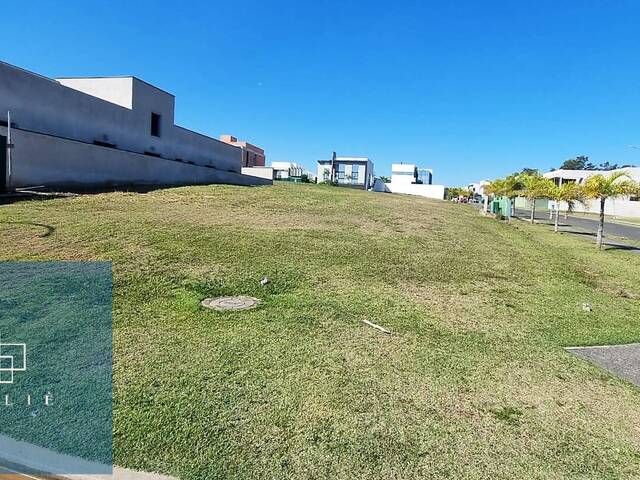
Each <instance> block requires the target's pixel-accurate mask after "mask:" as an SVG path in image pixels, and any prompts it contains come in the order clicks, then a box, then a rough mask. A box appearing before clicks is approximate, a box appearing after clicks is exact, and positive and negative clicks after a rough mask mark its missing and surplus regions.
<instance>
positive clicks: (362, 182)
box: [317, 157, 373, 190]
mask: <svg viewBox="0 0 640 480" xmlns="http://www.w3.org/2000/svg"><path fill="white" fill-rule="evenodd" d="M332 168H333V172H332ZM317 179H318V183H321V182H330V181H331V180H332V179H333V181H335V182H337V183H338V185H344V186H350V187H354V188H363V189H365V190H369V189H370V188H372V187H373V162H372V161H371V160H369V159H368V158H366V157H335V158H334V159H333V160H318V174H317Z"/></svg>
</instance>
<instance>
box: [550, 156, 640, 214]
mask: <svg viewBox="0 0 640 480" xmlns="http://www.w3.org/2000/svg"><path fill="white" fill-rule="evenodd" d="M620 171H624V172H626V173H627V174H628V175H629V176H630V177H631V179H632V180H635V181H636V182H640V168H637V167H629V168H621V169H618V170H609V171H600V170H554V171H552V172H547V173H545V174H544V177H546V178H550V179H552V180H553V181H555V182H556V183H557V184H558V185H562V184H565V183H569V182H575V183H579V184H584V183H585V182H586V181H587V179H588V178H589V177H591V176H593V175H597V174H602V175H604V176H609V175H611V174H613V173H615V172H620ZM549 207H550V208H551V207H554V202H549ZM566 208H567V206H566V204H564V203H561V204H560V210H565V209H566ZM575 211H577V212H590V213H599V212H600V205H599V204H598V202H596V201H592V202H591V203H590V204H589V205H587V206H586V207H585V206H583V205H580V204H576V206H575ZM605 213H606V214H607V215H615V216H619V217H640V197H637V196H631V197H624V198H619V199H610V200H607V203H606V205H605Z"/></svg>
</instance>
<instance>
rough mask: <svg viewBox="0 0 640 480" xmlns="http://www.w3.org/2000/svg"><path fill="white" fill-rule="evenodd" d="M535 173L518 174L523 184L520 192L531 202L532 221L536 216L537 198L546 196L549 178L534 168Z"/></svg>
mask: <svg viewBox="0 0 640 480" xmlns="http://www.w3.org/2000/svg"><path fill="white" fill-rule="evenodd" d="M533 172H535V173H522V174H520V175H519V176H518V181H519V183H520V186H521V190H520V193H521V194H522V196H524V197H525V198H526V199H527V200H529V202H530V203H531V223H533V222H534V220H535V217H536V200H538V199H539V198H546V190H547V186H548V185H547V180H548V179H546V178H544V177H543V176H542V175H540V174H539V173H538V171H537V170H534V171H533Z"/></svg>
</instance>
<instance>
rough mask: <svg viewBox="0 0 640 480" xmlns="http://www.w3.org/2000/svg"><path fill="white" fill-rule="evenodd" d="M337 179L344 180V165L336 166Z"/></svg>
mask: <svg viewBox="0 0 640 480" xmlns="http://www.w3.org/2000/svg"><path fill="white" fill-rule="evenodd" d="M338 179H340V180H344V163H341V164H339V165H338Z"/></svg>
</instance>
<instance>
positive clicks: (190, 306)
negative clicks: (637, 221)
mask: <svg viewBox="0 0 640 480" xmlns="http://www.w3.org/2000/svg"><path fill="white" fill-rule="evenodd" d="M36 224H38V225H36ZM47 226H48V227H49V228H47ZM0 236H1V238H0V240H1V241H2V253H1V254H0V255H1V257H0V258H2V259H5V260H9V259H11V260H16V259H21V260H43V259H47V260H50V259H60V260H62V259H67V260H91V259H99V260H112V261H113V268H114V295H115V297H114V328H115V332H114V341H115V345H114V349H115V350H114V361H115V401H114V408H115V419H114V424H115V427H114V428H115V432H114V434H115V448H116V452H115V454H116V461H117V464H119V465H121V466H124V467H131V468H137V469H143V470H151V471H159V472H162V473H167V474H173V475H176V476H178V477H179V478H184V479H217V478H233V479H243V480H247V479H283V478H294V479H298V478H300V479H354V478H358V479H413V478H434V479H436V478H438V479H439V478H455V479H460V478H477V479H483V478H488V477H492V478H504V479H507V478H508V479H513V478H527V479H535V478H557V479H566V478H597V479H603V478H634V477H635V478H637V477H638V475H639V472H640V389H638V388H636V387H633V386H632V385H630V384H628V383H626V382H624V381H622V380H620V379H617V378H616V377H614V376H612V375H610V374H608V373H606V372H604V371H602V370H600V369H598V368H597V367H595V366H593V365H591V364H588V363H586V362H584V361H582V360H579V359H577V358H575V357H573V356H572V355H570V354H568V353H566V352H565V351H564V350H563V347H564V346H570V345H592V344H596V345H598V344H609V343H623V342H637V341H640V321H639V319H640V283H639V282H638V279H639V273H640V255H637V254H633V253H629V252H625V251H620V250H607V251H603V252H601V253H598V252H596V251H595V248H594V246H593V244H592V243H590V242H588V241H586V240H585V239H583V238H580V237H576V236H571V235H561V234H554V233H553V232H551V231H550V230H549V228H548V227H546V226H541V225H533V226H532V225H528V224H526V223H524V222H518V223H514V224H513V225H507V224H506V223H504V222H498V221H496V220H493V219H490V218H485V217H482V216H480V215H479V214H478V211H477V210H476V209H474V208H473V207H469V206H465V205H457V204H452V203H446V202H438V201H431V200H427V199H421V198H416V197H408V196H399V195H384V194H373V193H367V192H363V191H356V190H348V189H341V188H330V187H323V186H314V185H283V184H279V185H276V186H274V187H261V188H242V187H232V186H208V187H189V188H176V189H166V190H156V191H151V192H149V193H106V194H99V195H86V196H80V197H76V198H66V199H55V200H48V201H26V202H19V203H14V204H10V205H4V206H1V207H0ZM265 275H266V276H268V277H269V278H270V279H271V283H269V284H268V285H267V286H266V287H262V286H261V285H260V283H259V282H260V279H261V278H262V277H263V276H265ZM232 294H243V295H253V296H256V297H259V298H260V299H262V301H263V303H262V304H261V306H260V307H259V308H257V309H255V310H249V311H245V312H235V313H217V312H214V311H208V310H204V309H202V308H201V307H200V306H199V302H200V300H202V299H203V298H205V297H212V296H218V295H232ZM584 302H588V303H590V304H592V306H593V311H591V312H585V311H583V309H582V304H583V303H584ZM363 319H368V320H370V321H372V322H375V323H378V324H380V325H383V326H384V327H386V328H388V329H389V330H391V331H392V335H385V334H383V333H381V332H379V331H377V330H375V329H373V328H371V327H369V326H367V325H365V324H363V323H362V320H363Z"/></svg>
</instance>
